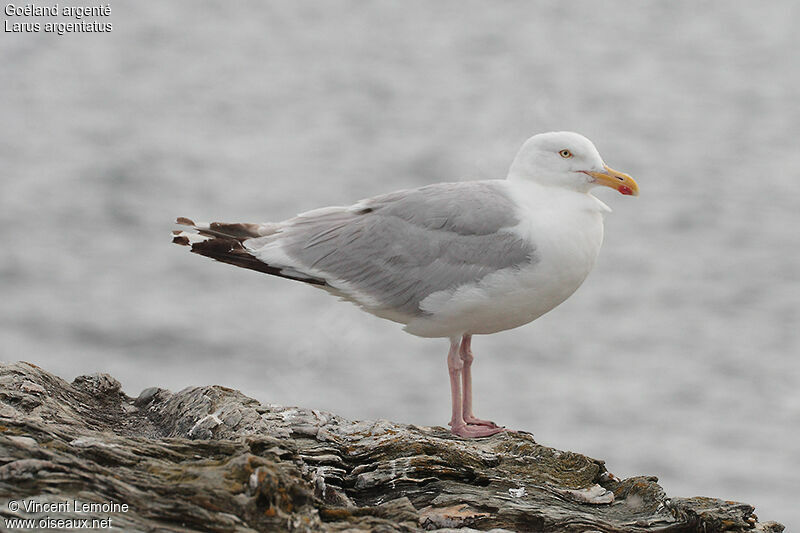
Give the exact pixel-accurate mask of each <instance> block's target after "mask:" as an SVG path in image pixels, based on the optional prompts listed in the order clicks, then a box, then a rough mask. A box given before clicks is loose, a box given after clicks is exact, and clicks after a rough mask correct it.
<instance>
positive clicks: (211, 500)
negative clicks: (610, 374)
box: [0, 363, 783, 533]
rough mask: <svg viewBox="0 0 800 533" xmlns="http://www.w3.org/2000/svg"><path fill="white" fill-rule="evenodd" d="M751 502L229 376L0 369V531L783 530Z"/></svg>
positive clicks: (518, 438) (519, 441) (525, 439)
mask: <svg viewBox="0 0 800 533" xmlns="http://www.w3.org/2000/svg"><path fill="white" fill-rule="evenodd" d="M753 511H754V509H753V507H752V506H750V505H747V504H744V503H736V502H731V501H722V500H718V499H714V498H670V497H667V495H666V494H664V491H663V490H662V489H661V487H660V486H659V485H658V484H657V479H656V478H655V477H652V476H641V477H633V478H628V479H624V480H619V479H617V478H616V477H615V476H614V475H612V474H611V473H610V472H608V471H607V470H606V467H605V465H604V464H603V461H600V460H597V459H592V458H589V457H586V456H583V455H580V454H578V453H573V452H562V451H559V450H555V449H553V448H548V447H546V446H541V445H539V444H537V443H536V442H535V441H534V439H533V437H532V436H531V435H529V434H526V433H505V434H500V435H495V436H493V437H490V438H486V439H480V440H463V439H460V438H456V437H453V436H452V435H450V433H449V432H448V431H447V430H446V429H444V428H441V427H418V426H412V425H404V424H395V423H392V422H388V421H385V420H378V421H374V422H353V421H350V420H345V419H343V418H341V417H338V416H336V415H332V414H329V413H325V412H320V411H313V410H308V409H300V408H296V407H279V406H274V405H265V404H261V403H259V402H257V401H256V400H253V399H252V398H248V397H246V396H244V395H243V394H242V393H240V392H238V391H236V390H232V389H228V388H225V387H220V386H213V387H194V388H188V389H184V390H182V391H180V392H177V393H172V392H170V391H167V390H164V389H158V388H152V389H147V390H145V391H143V392H142V393H141V394H140V395H139V397H138V398H135V399H134V398H129V397H128V396H126V395H125V394H123V393H122V392H121V389H120V384H119V382H118V381H117V380H115V379H114V378H112V377H111V376H108V375H106V374H95V375H91V376H80V377H78V378H76V379H75V381H73V382H72V383H71V384H70V383H67V382H66V381H64V380H62V379H60V378H58V377H56V376H53V375H52V374H49V373H47V372H45V371H44V370H42V369H40V368H38V367H36V366H35V365H32V364H28V363H16V364H0V514H2V520H4V524H3V526H4V527H3V528H0V529H8V530H12V531H13V530H15V528H16V530H20V531H21V530H36V531H40V530H48V528H49V529H52V530H56V529H61V530H63V529H65V528H67V529H69V528H70V527H72V528H77V527H95V528H98V529H99V528H105V527H109V526H110V528H111V529H117V530H121V531H270V532H273V531H352V532H356V531H379V532H384V531H386V532H391V531H403V532H410V531H421V530H432V529H438V530H451V531H452V530H454V529H459V530H461V531H470V530H473V531H474V530H494V531H576V532H577V531H580V532H596V531H604V532H617V531H626V532H646V531H660V532H668V531H669V532H671V531H676V532H677V531H681V532H687V531H698V532H701V531H702V532H705V533H711V532H717V531H731V532H733V531H736V532H738V531H764V532H773V533H778V532H780V531H782V530H783V526H781V525H780V524H778V523H775V522H763V523H759V522H758V519H757V518H756V516H755V514H753ZM14 520H28V522H14ZM84 520H86V522H83V521H84ZM104 520H105V521H106V522H103V521H104Z"/></svg>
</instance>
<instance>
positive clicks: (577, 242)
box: [405, 183, 610, 337]
mask: <svg viewBox="0 0 800 533" xmlns="http://www.w3.org/2000/svg"><path fill="white" fill-rule="evenodd" d="M509 193H510V194H511V195H512V198H514V200H515V201H516V202H517V203H518V205H519V213H518V214H519V217H520V220H521V222H520V224H519V225H518V226H517V227H516V228H514V231H516V232H518V233H519V234H520V235H521V236H522V237H523V238H525V239H527V240H529V241H530V242H532V243H534V244H535V246H536V252H535V257H534V260H533V262H532V263H531V264H530V265H527V266H525V267H523V268H521V269H516V270H513V269H506V270H501V271H498V272H496V273H494V274H490V275H488V276H486V277H484V278H483V279H482V280H480V282H478V283H475V284H470V285H465V286H463V287H461V288H459V289H458V290H456V291H455V292H447V293H445V292H442V293H434V294H432V295H431V296H429V297H428V298H426V300H424V301H423V303H422V306H421V307H422V308H423V310H425V311H426V312H427V314H426V315H425V316H424V317H420V318H418V319H416V320H414V321H412V322H410V323H409V324H408V325H407V326H406V328H405V329H406V331H408V332H409V333H412V334H414V335H419V336H422V337H453V336H458V335H464V334H489V333H495V332H497V331H503V330H506V329H512V328H515V327H518V326H521V325H523V324H527V323H528V322H531V321H532V320H535V319H537V318H539V317H540V316H542V315H543V314H545V313H546V312H548V311H550V310H551V309H553V308H554V307H556V306H557V305H559V304H560V303H561V302H563V301H564V300H566V299H567V298H568V297H569V296H570V295H571V294H572V293H573V292H575V290H576V289H577V288H578V287H579V286H580V285H581V283H583V280H584V279H586V276H587V275H588V274H589V272H590V271H591V269H592V267H593V266H594V263H595V260H596V258H597V255H598V253H599V251H600V246H601V244H602V242H603V215H604V213H605V212H608V211H610V209H608V207H607V206H606V205H605V204H603V203H602V202H600V201H599V200H597V199H596V198H594V197H593V196H591V195H589V194H585V193H579V192H575V191H567V190H562V189H555V188H552V187H542V186H540V185H536V184H527V183H526V184H512V183H509Z"/></svg>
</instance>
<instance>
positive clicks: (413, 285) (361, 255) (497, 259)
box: [245, 181, 535, 316]
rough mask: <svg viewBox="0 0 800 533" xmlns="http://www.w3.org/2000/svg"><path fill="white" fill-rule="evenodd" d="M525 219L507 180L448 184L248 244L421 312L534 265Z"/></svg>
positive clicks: (291, 225)
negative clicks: (499, 274) (441, 297)
mask: <svg viewBox="0 0 800 533" xmlns="http://www.w3.org/2000/svg"><path fill="white" fill-rule="evenodd" d="M517 223H518V220H517V217H516V215H515V205H514V203H513V202H512V200H511V199H510V198H509V197H508V195H507V193H506V192H505V189H504V188H503V187H502V186H501V185H500V184H499V182H492V181H485V182H465V183H442V184H437V185H431V186H427V187H422V188H419V189H413V190H408V191H398V192H395V193H390V194H387V195H383V196H378V197H375V198H371V199H368V200H362V201H361V202H359V203H357V204H355V205H354V206H352V207H350V208H326V209H321V210H317V211H312V212H309V213H307V214H304V215H300V216H298V217H296V218H294V219H291V220H289V221H287V222H286V223H285V224H284V226H283V228H282V229H281V230H280V231H279V232H278V233H277V234H275V235H273V236H269V237H264V238H262V239H255V240H254V241H253V242H252V243H250V242H246V243H245V244H246V246H247V247H248V249H250V250H251V253H253V254H254V255H256V257H258V258H259V259H260V260H262V261H264V262H267V263H271V264H275V263H276V262H281V260H282V261H283V262H284V263H288V264H286V265H285V266H286V267H288V268H290V269H292V270H294V271H297V272H301V273H303V274H305V275H310V276H313V277H318V278H322V279H324V280H325V282H326V283H327V285H328V286H330V287H333V288H334V289H336V290H337V291H338V292H339V293H341V294H342V295H344V296H346V297H348V298H350V299H353V300H355V301H357V302H358V303H360V304H361V305H364V306H365V307H368V308H370V309H371V310H374V311H380V310H385V311H388V312H391V313H399V314H401V315H405V316H418V315H420V314H422V311H421V310H420V302H422V300H424V299H425V298H426V297H427V296H429V295H430V294H433V293H435V292H439V291H443V290H448V289H453V288H455V287H458V286H461V285H464V284H467V283H471V282H477V281H479V280H480V279H481V278H483V277H484V276H486V275H487V274H490V273H493V272H496V271H498V270H501V269H506V268H516V267H519V266H522V265H523V264H525V263H528V262H530V261H533V260H534V255H535V248H534V246H533V245H532V244H531V243H529V242H527V241H525V240H524V239H522V238H521V237H520V236H519V235H517V234H516V233H514V232H513V231H511V228H512V227H513V226H514V225H516V224H517ZM259 241H260V242H259ZM287 259H288V261H287Z"/></svg>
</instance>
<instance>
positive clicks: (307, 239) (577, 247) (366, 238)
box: [173, 132, 639, 437]
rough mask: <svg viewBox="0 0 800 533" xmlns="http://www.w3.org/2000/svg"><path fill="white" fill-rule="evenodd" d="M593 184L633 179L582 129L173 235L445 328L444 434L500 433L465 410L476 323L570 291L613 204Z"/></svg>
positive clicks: (422, 330) (402, 319)
mask: <svg viewBox="0 0 800 533" xmlns="http://www.w3.org/2000/svg"><path fill="white" fill-rule="evenodd" d="M597 185H603V186H607V187H611V188H613V189H615V190H617V191H619V192H620V193H622V194H625V195H637V194H638V192H639V188H638V186H637V184H636V182H635V181H634V180H633V179H632V178H631V177H630V176H628V175H627V174H623V173H622V172H618V171H616V170H613V169H611V168H609V167H608V166H606V164H605V163H604V162H603V159H602V158H601V157H600V154H599V153H598V151H597V149H596V148H595V147H594V145H593V144H592V143H591V141H589V140H588V139H587V138H585V137H583V136H582V135H579V134H577V133H572V132H551V133H542V134H539V135H535V136H533V137H531V138H530V139H528V140H527V141H526V142H525V143H524V144H523V146H522V148H521V149H520V151H519V153H518V154H517V156H516V157H515V158H514V161H513V162H512V164H511V167H510V169H509V171H508V176H507V177H506V179H504V180H483V181H467V182H455V183H438V184H435V185H427V186H425V187H420V188H417V189H409V190H401V191H397V192H392V193H389V194H384V195H380V196H375V197H373V198H367V199H365V200H361V201H359V202H356V203H355V204H353V205H351V206H347V207H323V208H321V209H315V210H313V211H308V212H305V213H302V214H300V215H297V216H296V217H294V218H291V219H288V220H285V221H283V222H268V223H262V224H252V223H222V222H212V223H195V222H193V221H191V220H189V219H187V218H183V217H181V218H179V219H178V221H177V222H178V223H179V224H181V225H184V226H190V227H191V228H190V229H188V230H176V231H174V232H173V235H174V237H173V242H175V243H177V244H181V245H185V246H190V247H191V251H192V252H194V253H197V254H200V255H205V256H207V257H211V258H212V259H216V260H217V261H222V262H225V263H230V264H232V265H236V266H239V267H244V268H249V269H252V270H257V271H259V272H264V273H267V274H272V275H275V276H280V277H284V278H289V279H293V280H298V281H302V282H305V283H308V284H310V285H314V286H317V287H319V288H322V289H325V290H326V291H328V292H330V293H331V294H334V295H335V296H338V297H340V298H342V299H345V300H348V301H350V302H353V303H355V304H357V305H358V306H360V307H361V308H362V309H364V310H365V311H367V312H369V313H372V314H374V315H377V316H379V317H381V318H386V319H388V320H393V321H395V322H399V323H401V324H404V325H405V327H404V329H405V331H407V332H408V333H411V334H412V335H417V336H420V337H443V338H448V339H449V340H450V350H449V353H448V355H447V367H448V370H449V374H450V392H451V401H452V418H451V420H450V427H451V431H452V433H453V434H455V435H458V436H461V437H485V436H489V435H493V434H495V433H498V432H501V431H504V430H505V428H502V427H499V426H497V425H496V424H494V423H493V422H490V421H488V420H481V419H479V418H477V417H476V416H475V415H474V413H473V411H472V371H471V367H472V360H473V355H472V347H471V341H472V336H473V335H485V334H489V333H496V332H498V331H503V330H507V329H511V328H516V327H518V326H522V325H523V324H527V323H528V322H531V321H533V320H535V319H536V318H538V317H540V316H542V315H543V314H544V313H546V312H548V311H550V310H551V309H553V308H554V307H556V306H557V305H558V304H560V303H561V302H563V301H564V300H566V299H567V298H568V297H569V296H570V295H571V294H572V293H573V292H574V291H575V290H576V289H577V288H578V287H579V286H580V285H581V283H582V282H583V280H584V279H585V278H586V276H587V275H588V274H589V271H590V270H591V269H592V266H593V265H594V262H595V259H596V257H597V254H598V252H599V250H600V245H601V243H602V241H603V217H604V215H605V214H606V213H607V212H610V209H609V208H608V207H607V206H606V205H605V204H604V203H603V202H601V201H600V200H598V199H597V198H595V197H594V196H593V195H592V194H590V190H591V189H592V188H593V187H594V186H597Z"/></svg>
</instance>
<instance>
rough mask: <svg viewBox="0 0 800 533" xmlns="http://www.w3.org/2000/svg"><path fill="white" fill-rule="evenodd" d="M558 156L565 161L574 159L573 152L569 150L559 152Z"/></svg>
mask: <svg viewBox="0 0 800 533" xmlns="http://www.w3.org/2000/svg"><path fill="white" fill-rule="evenodd" d="M558 155H560V156H561V157H563V158H564V159H569V158H570V157H572V152H570V151H569V150H567V149H564V150H561V151H560V152H558Z"/></svg>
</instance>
